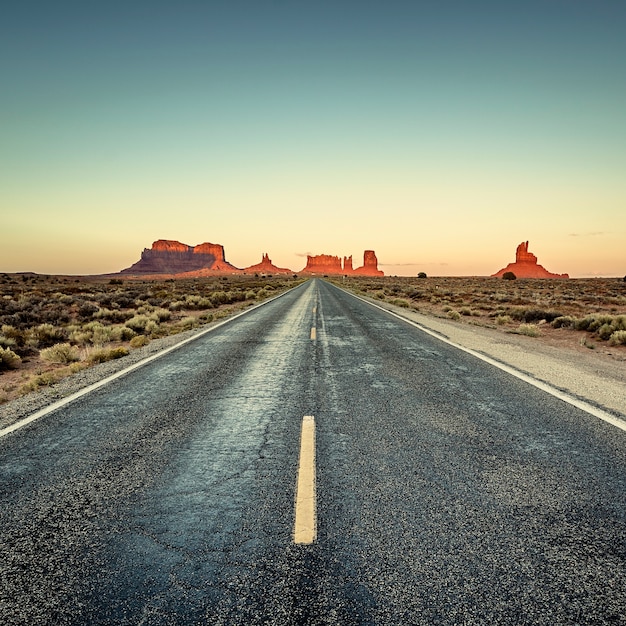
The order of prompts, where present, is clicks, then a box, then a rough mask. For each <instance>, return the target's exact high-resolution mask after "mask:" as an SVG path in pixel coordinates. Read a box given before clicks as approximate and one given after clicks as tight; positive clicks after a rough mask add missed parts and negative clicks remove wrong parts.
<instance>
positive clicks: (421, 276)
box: [417, 272, 428, 278]
mask: <svg viewBox="0 0 626 626" xmlns="http://www.w3.org/2000/svg"><path fill="white" fill-rule="evenodd" d="M417 277H418V278H428V276H427V275H426V272H420V273H419V274H418V275H417Z"/></svg>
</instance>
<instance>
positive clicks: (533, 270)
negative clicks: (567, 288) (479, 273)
mask: <svg viewBox="0 0 626 626" xmlns="http://www.w3.org/2000/svg"><path fill="white" fill-rule="evenodd" d="M505 272H513V274H515V276H516V277H517V278H569V275H568V274H552V273H551V272H548V270H547V269H546V268H545V267H543V265H539V264H538V263H537V257H536V256H535V255H534V254H533V253H532V252H528V242H527V241H522V243H520V245H519V246H517V250H516V252H515V263H509V264H508V265H507V266H506V267H505V268H503V269H501V270H500V271H499V272H496V273H495V274H492V276H495V277H496V278H502V276H503V275H504V273H505Z"/></svg>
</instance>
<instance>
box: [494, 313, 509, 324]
mask: <svg viewBox="0 0 626 626" xmlns="http://www.w3.org/2000/svg"><path fill="white" fill-rule="evenodd" d="M511 321H512V319H511V316H510V315H498V317H496V324H497V325H498V326H503V325H504V324H508V323H510V322H511Z"/></svg>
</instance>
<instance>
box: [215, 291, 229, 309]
mask: <svg viewBox="0 0 626 626" xmlns="http://www.w3.org/2000/svg"><path fill="white" fill-rule="evenodd" d="M211 302H212V303H213V306H219V305H220V304H229V303H230V302H231V301H230V299H229V297H228V294H227V293H226V292H225V291H214V292H213V293H212V294H211Z"/></svg>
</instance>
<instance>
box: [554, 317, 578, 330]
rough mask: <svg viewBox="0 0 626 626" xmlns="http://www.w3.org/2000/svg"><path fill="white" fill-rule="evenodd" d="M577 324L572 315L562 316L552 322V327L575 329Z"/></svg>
mask: <svg viewBox="0 0 626 626" xmlns="http://www.w3.org/2000/svg"><path fill="white" fill-rule="evenodd" d="M575 324H576V318H575V317H572V316H571V315H561V316H559V317H556V318H554V319H553V320H552V323H551V326H552V327H553V328H574V326H575Z"/></svg>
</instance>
